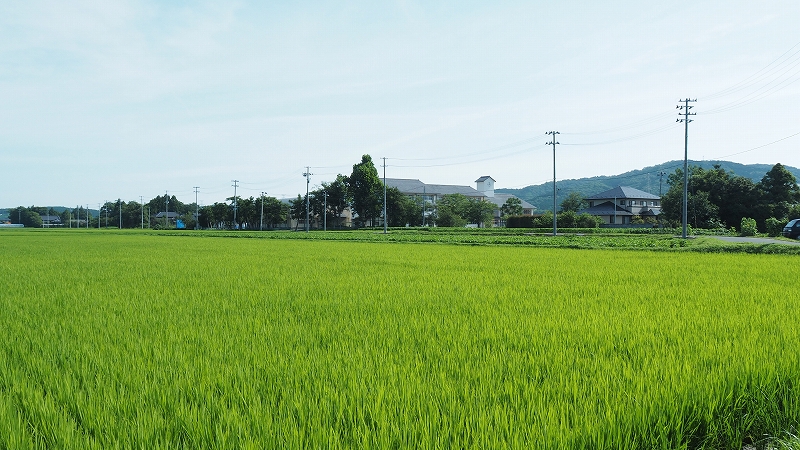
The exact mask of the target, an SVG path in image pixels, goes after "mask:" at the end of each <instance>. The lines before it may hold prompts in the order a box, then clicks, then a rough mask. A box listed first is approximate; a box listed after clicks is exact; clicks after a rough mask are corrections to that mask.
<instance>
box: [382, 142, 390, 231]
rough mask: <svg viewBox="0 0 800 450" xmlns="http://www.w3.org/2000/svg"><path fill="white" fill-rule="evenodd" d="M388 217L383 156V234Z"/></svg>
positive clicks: (384, 158) (384, 159)
mask: <svg viewBox="0 0 800 450" xmlns="http://www.w3.org/2000/svg"><path fill="white" fill-rule="evenodd" d="M387 222H389V220H388V217H386V157H385V156H384V157H383V234H386V231H387V230H386V227H387Z"/></svg>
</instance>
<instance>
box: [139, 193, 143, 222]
mask: <svg viewBox="0 0 800 450" xmlns="http://www.w3.org/2000/svg"><path fill="white" fill-rule="evenodd" d="M139 203H140V204H141V206H142V229H143V230H144V197H142V196H141V195H140V196H139Z"/></svg>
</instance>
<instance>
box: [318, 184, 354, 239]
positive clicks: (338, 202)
mask: <svg viewBox="0 0 800 450" xmlns="http://www.w3.org/2000/svg"><path fill="white" fill-rule="evenodd" d="M347 185H348V178H347V177H346V176H344V175H342V174H338V175H336V179H335V180H334V181H332V182H330V183H322V189H323V190H324V191H325V192H327V193H328V213H329V218H331V219H333V223H331V222H330V221H329V222H328V226H329V227H331V226H335V227H337V228H338V227H341V226H342V223H341V220H340V217H341V215H342V213H343V212H344V210H345V209H346V208H347V206H348V202H347Z"/></svg>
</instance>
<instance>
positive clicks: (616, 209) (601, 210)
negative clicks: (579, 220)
mask: <svg viewBox="0 0 800 450" xmlns="http://www.w3.org/2000/svg"><path fill="white" fill-rule="evenodd" d="M583 213H587V214H591V215H593V216H613V215H617V216H632V215H633V213H632V212H630V211H628V210H627V209H625V208H623V207H621V206H619V205H617V204H614V203H613V202H603V203H600V204H599V205H594V206H592V207H589V208H586V209H582V210H580V211H578V214H583Z"/></svg>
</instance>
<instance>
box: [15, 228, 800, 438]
mask: <svg viewBox="0 0 800 450" xmlns="http://www.w3.org/2000/svg"><path fill="white" fill-rule="evenodd" d="M287 234H289V233H287ZM297 234H301V233H297ZM0 251H2V254H3V255H4V258H3V259H2V260H0V273H2V274H3V276H2V277H0V292H2V295H0V311H2V312H0V329H1V330H3V339H2V340H0V361H2V364H0V427H2V428H0V431H2V432H0V448H3V449H5V448H9V449H10V448H14V449H18V448H23V449H24V448H110V447H124V448H131V447H137V448H176V447H184V448H362V447H370V448H476V447H477V448H545V449H547V448H551V449H564V448H567V449H583V448H586V449H589V448H591V449H606V448H607V449H611V448H614V449H618V448H630V449H645V448H646V449H650V448H664V449H673V448H708V449H712V448H713V449H737V450H738V449H741V448H742V447H743V446H745V445H759V446H761V445H763V444H764V443H765V442H769V441H770V440H771V439H774V438H783V437H785V436H787V433H794V434H797V427H798V424H800V390H798V386H797V383H798V381H797V380H800V355H798V353H797V352H796V351H795V349H797V348H800V323H798V322H799V321H798V318H797V314H796V309H797V303H796V300H795V299H794V298H793V296H792V295H790V294H789V293H790V291H791V290H792V289H793V286H794V285H795V284H796V279H795V278H796V274H795V273H794V272H793V271H791V270H786V269H787V267H792V266H793V265H794V264H795V258H794V257H791V256H785V255H746V254H702V253H692V252H678V253H674V252H673V253H664V252H620V251H615V250H592V251H586V250H572V251H565V250H563V249H554V248H530V247H512V246H497V247H487V246H449V245H440V246H432V245H391V246H386V245H376V244H374V243H370V242H363V243H361V242H328V241H297V240H275V239H196V238H189V237H186V236H155V235H146V234H101V233H69V232H51V233H44V232H43V233H9V234H5V233H4V234H3V237H2V238H0Z"/></svg>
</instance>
